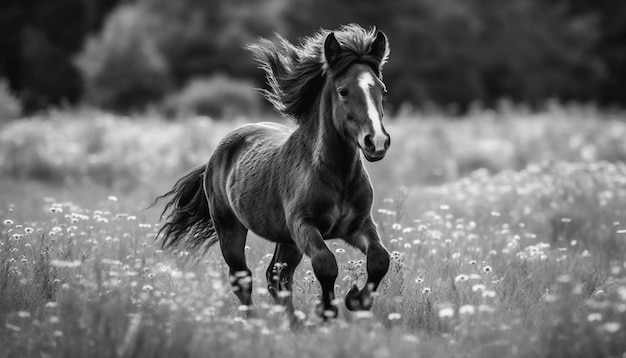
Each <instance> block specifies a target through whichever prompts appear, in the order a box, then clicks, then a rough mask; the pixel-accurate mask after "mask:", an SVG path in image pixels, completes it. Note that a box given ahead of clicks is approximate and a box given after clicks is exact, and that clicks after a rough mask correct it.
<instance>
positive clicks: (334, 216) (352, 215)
mask: <svg viewBox="0 0 626 358" xmlns="http://www.w3.org/2000/svg"><path fill="white" fill-rule="evenodd" d="M355 219H356V211H355V210H354V207H353V206H352V205H351V204H349V203H339V204H336V205H333V206H332V207H331V208H330V209H329V210H328V211H327V213H326V215H323V216H322V220H320V224H321V225H320V227H318V229H319V230H320V233H321V234H322V236H323V237H324V239H334V238H344V237H345V236H346V235H347V234H348V232H349V230H350V226H351V225H352V223H353V222H354V220H355Z"/></svg>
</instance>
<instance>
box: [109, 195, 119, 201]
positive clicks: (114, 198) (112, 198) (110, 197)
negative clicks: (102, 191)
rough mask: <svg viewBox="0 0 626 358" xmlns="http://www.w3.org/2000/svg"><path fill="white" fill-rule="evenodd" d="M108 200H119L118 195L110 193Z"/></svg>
mask: <svg viewBox="0 0 626 358" xmlns="http://www.w3.org/2000/svg"><path fill="white" fill-rule="evenodd" d="M107 200H109V201H117V197H116V196H114V195H109V196H108V197H107Z"/></svg>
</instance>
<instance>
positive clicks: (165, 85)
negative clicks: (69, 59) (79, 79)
mask: <svg viewBox="0 0 626 358" xmlns="http://www.w3.org/2000/svg"><path fill="white" fill-rule="evenodd" d="M151 22H152V19H151V18H150V16H149V15H147V13H145V12H142V11H139V9H138V8H137V7H135V6H133V5H128V6H122V7H119V8H118V9H116V11H115V12H114V13H113V14H112V15H111V17H110V18H109V19H108V21H107V23H106V25H105V28H104V30H103V31H102V33H101V34H100V35H99V36H98V37H95V38H91V39H89V41H88V42H87V45H86V46H85V49H84V51H83V53H82V54H81V55H80V56H79V57H78V59H77V64H78V66H79V67H80V69H81V71H82V73H83V76H84V78H85V84H86V91H87V93H86V99H87V101H88V102H91V103H92V104H95V105H98V106H101V107H102V108H106V109H110V110H114V111H121V112H128V111H132V110H137V109H143V108H144V107H145V106H146V105H148V104H149V103H152V102H155V101H159V100H160V99H161V98H162V97H163V95H164V94H165V93H166V92H167V91H168V89H169V88H170V76H169V69H168V65H167V62H166V61H165V59H164V58H163V56H162V54H161V53H160V52H159V50H158V49H157V46H156V44H155V43H154V41H153V40H152V37H151V36H150V35H149V30H148V29H149V28H150V24H151Z"/></svg>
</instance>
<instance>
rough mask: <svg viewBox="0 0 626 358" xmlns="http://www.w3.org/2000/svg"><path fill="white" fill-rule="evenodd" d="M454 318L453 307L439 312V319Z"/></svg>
mask: <svg viewBox="0 0 626 358" xmlns="http://www.w3.org/2000/svg"><path fill="white" fill-rule="evenodd" d="M452 317H454V309H453V308H452V307H444V308H442V309H440V310H439V318H452Z"/></svg>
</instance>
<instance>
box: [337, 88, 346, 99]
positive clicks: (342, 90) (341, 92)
mask: <svg viewBox="0 0 626 358" xmlns="http://www.w3.org/2000/svg"><path fill="white" fill-rule="evenodd" d="M337 93H339V95H340V96H341V97H343V98H346V97H348V90H347V89H345V88H343V87H339V88H337Z"/></svg>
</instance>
